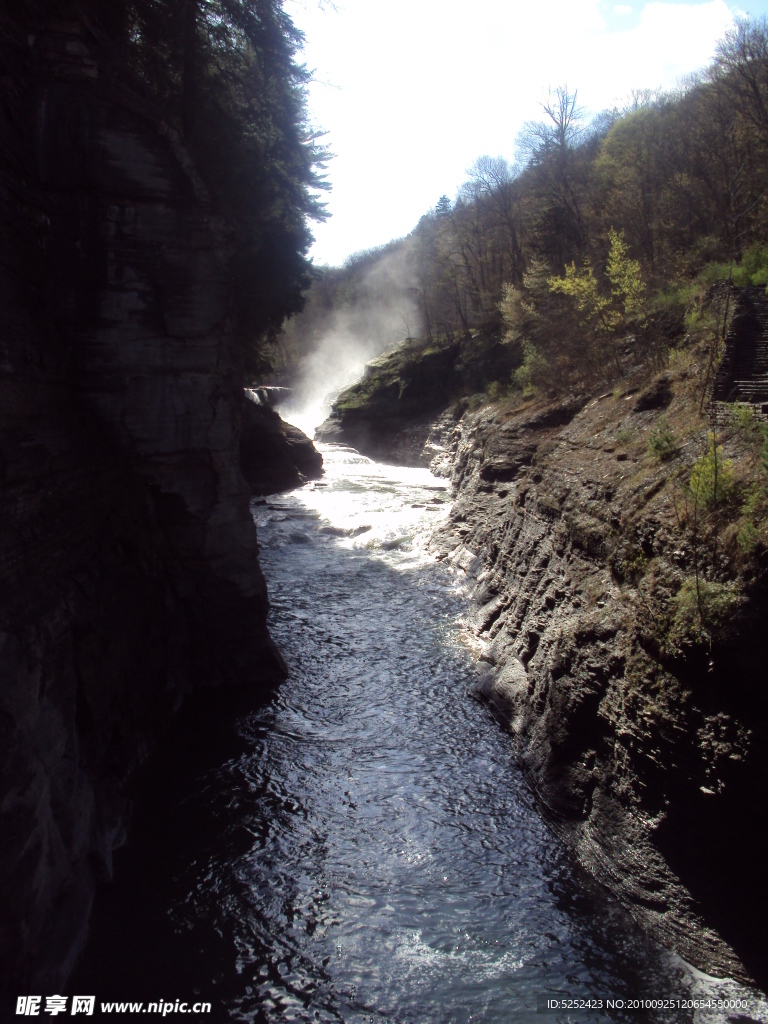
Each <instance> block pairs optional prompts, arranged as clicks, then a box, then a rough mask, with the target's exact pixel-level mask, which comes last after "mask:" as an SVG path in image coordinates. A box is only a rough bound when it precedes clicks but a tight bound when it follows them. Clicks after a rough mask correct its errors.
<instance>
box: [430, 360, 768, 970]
mask: <svg viewBox="0 0 768 1024" xmlns="http://www.w3.org/2000/svg"><path fill="white" fill-rule="evenodd" d="M643 383H644V381H643V379H642V378H639V379H638V380H636V381H634V382H629V383H627V384H626V385H625V387H624V388H623V389H622V391H621V393H619V392H618V390H617V391H616V392H615V393H608V394H604V395H602V396H596V397H591V398H589V399H587V398H585V397H582V398H571V399H568V400H565V401H561V402H559V403H555V404H549V405H547V404H546V403H538V404H536V403H534V404H532V405H529V406H528V407H527V408H524V409H522V410H510V409H508V408H507V409H505V408H504V406H503V405H502V406H489V407H486V408H485V409H483V410H480V411H478V412H477V413H474V414H472V413H468V414H466V415H465V416H464V417H463V418H462V420H461V421H460V422H459V423H458V425H457V426H456V427H455V428H454V430H453V433H452V435H451V437H450V442H449V448H450V452H449V453H448V454H449V456H450V458H449V460H448V461H449V464H450V466H451V472H452V479H453V483H454V486H455V489H456V496H457V497H456V502H455V505H454V507H453V511H452V516H451V525H450V527H449V528H448V530H447V532H446V533H445V534H444V535H443V536H442V537H441V538H440V539H439V540H438V542H437V545H438V550H439V552H440V554H441V557H446V558H449V559H450V560H452V561H453V562H454V564H456V565H457V566H458V567H460V568H462V569H464V570H465V571H466V572H467V573H468V574H469V576H470V578H471V579H472V580H473V581H474V594H475V599H476V602H477V616H476V632H477V636H478V638H479V639H480V640H481V641H482V642H483V646H484V654H483V658H484V660H485V661H486V662H487V664H488V676H487V680H486V683H485V686H484V688H483V692H482V694H481V696H482V697H483V699H485V700H488V701H489V702H490V703H491V705H492V706H493V707H495V708H496V709H497V711H498V712H499V713H500V715H501V716H502V719H503V721H504V722H505V723H506V724H507V726H508V727H509V729H510V731H511V733H512V734H513V736H514V742H515V750H516V752H517V755H518V757H519V758H520V760H521V762H522V764H523V765H524V766H525V768H526V770H527V772H528V775H529V778H530V780H531V783H532V786H533V788H534V790H535V792H536V794H537V796H538V798H539V799H540V800H541V802H542V805H543V807H544V809H545V811H546V813H547V815H548V817H549V818H550V820H551V821H553V823H554V824H555V827H556V828H557V829H558V831H559V832H560V834H561V835H562V836H563V838H564V839H565V841H566V842H567V843H568V844H569V845H571V846H572V847H573V848H574V849H575V850H576V852H577V853H578V856H579V858H580V859H581V860H582V862H583V863H584V864H585V865H586V866H587V867H589V868H590V870H591V871H593V873H594V874H595V875H596V876H597V877H598V878H599V879H600V880H601V881H603V882H604V883H605V884H606V885H608V886H609V888H611V889H612V890H614V891H615V892H616V893H617V894H618V895H619V896H620V897H621V899H622V900H623V901H624V902H625V903H626V904H627V905H628V906H629V907H630V909H631V910H632V911H633V913H634V914H635V915H636V916H637V917H638V918H640V919H641V920H642V921H644V922H645V923H646V924H647V925H648V926H650V927H651V929H652V930H653V931H654V932H655V933H656V934H657V935H658V936H659V937H660V938H661V939H662V940H663V941H664V942H665V943H666V944H667V945H669V946H670V947H671V948H673V949H676V950H678V951H679V952H680V953H681V954H682V955H683V956H684V957H685V958H686V959H688V960H690V961H691V962H693V963H695V964H697V965H698V966H700V967H702V968H703V969H705V970H707V971H711V972H713V973H716V974H724V975H734V974H735V975H737V976H738V975H740V974H741V975H743V974H745V973H747V974H749V973H751V974H753V975H754V976H755V977H757V978H758V979H759V980H761V981H762V983H763V984H764V983H765V980H766V978H767V977H768V950H767V949H766V945H765V936H764V930H763V925H762V921H763V912H764V907H765V902H766V895H768V892H767V889H766V881H765V871H764V864H765V859H766V855H767V854H768V850H766V836H768V821H767V820H766V811H765V803H764V800H763V798H762V794H763V793H764V791H765V785H766V780H767V779H768V758H767V756H766V749H768V748H767V746H766V741H767V740H768V736H767V735H766V695H765V689H764V686H763V685H762V679H763V676H764V672H763V662H764V645H763V640H762V637H761V631H760V625H759V624H760V623H761V622H763V621H764V616H765V608H766V586H765V574H764V570H763V569H761V568H760V563H759V560H758V561H750V560H749V559H742V561H741V566H740V569H739V570H738V571H737V574H736V575H737V583H736V584H730V583H728V582H727V581H728V580H729V578H731V579H732V578H733V573H734V567H733V562H732V559H734V558H736V560H737V563H738V558H739V556H738V554H737V553H735V552H734V543H733V537H732V540H731V545H732V546H731V549H730V550H728V549H727V548H726V549H724V548H723V546H722V545H721V546H720V547H719V548H718V547H716V548H715V551H714V553H713V551H712V548H711V545H710V544H709V543H708V542H705V540H704V529H703V526H701V525H700V531H701V532H700V538H699V541H698V542H697V541H696V540H695V539H692V534H691V531H690V528H689V526H690V524H688V526H686V524H684V523H681V517H682V516H683V514H684V513H683V510H682V508H681V505H682V503H683V501H684V499H683V494H684V489H685V487H686V484H687V482H688V479H689V478H690V475H691V466H692V464H693V463H694V461H695V459H696V458H697V457H698V456H699V455H700V452H701V450H702V437H701V434H702V430H701V427H697V426H696V423H697V416H696V395H695V393H694V389H693V388H690V389H688V388H687V386H686V385H687V384H690V383H691V382H690V381H686V375H685V374H683V375H682V378H675V379H674V380H671V379H670V377H669V376H668V375H665V376H662V377H661V378H659V379H658V380H656V381H655V382H654V383H653V384H652V385H651V386H650V387H648V388H646V390H645V391H641V387H642V384H643ZM660 406H661V407H666V410H665V422H666V423H667V425H668V426H669V429H670V430H671V432H672V433H673V435H674V436H675V437H676V439H677V444H676V448H675V451H674V453H673V454H672V455H671V457H670V458H668V459H667V460H666V461H660V460H659V459H658V458H657V457H655V456H654V454H653V452H652V450H649V444H648V442H649V439H650V438H651V437H652V436H653V431H654V429H656V425H657V423H658V416H659V407H660ZM723 443H724V446H725V455H727V456H730V457H731V458H732V459H733V463H734V465H735V466H736V467H737V471H738V467H739V465H740V464H741V465H743V463H744V462H745V461H746V460H747V459H748V457H749V456H748V451H747V450H746V448H747V446H746V443H745V441H744V438H743V437H742V436H741V435H740V434H739V432H738V431H734V432H733V433H732V434H731V436H730V437H726V438H724V439H723ZM729 563H730V564H729ZM697 565H698V572H699V573H700V574H701V577H702V579H703V578H704V577H705V576H706V577H707V578H708V579H714V580H720V581H722V583H721V584H720V586H721V587H722V588H723V589H721V590H717V591H716V593H719V594H720V595H725V597H728V596H729V604H728V611H727V613H725V614H723V615H722V616H721V617H720V620H719V621H715V617H714V613H713V616H712V619H711V620H710V622H709V624H708V626H709V628H708V633H709V635H708V636H705V635H703V631H702V630H701V627H700V624H699V623H698V620H697V618H696V617H691V616H687V615H686V614H685V607H686V606H685V605H684V603H683V601H682V596H683V595H684V594H685V593H686V592H687V591H686V587H688V588H689V590H688V592H690V583H691V580H692V579H693V577H694V574H695V573H696V571H697V569H696V567H697ZM703 586H705V584H702V587H703ZM713 586H714V585H713ZM707 593H709V591H707ZM736 595H738V597H737V596H736ZM725 597H724V600H725Z"/></svg>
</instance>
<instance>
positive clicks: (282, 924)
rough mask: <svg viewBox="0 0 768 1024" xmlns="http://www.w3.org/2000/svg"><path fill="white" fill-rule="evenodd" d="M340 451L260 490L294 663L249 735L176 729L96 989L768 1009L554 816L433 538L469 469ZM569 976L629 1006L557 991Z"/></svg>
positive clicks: (399, 1016) (409, 1005)
mask: <svg viewBox="0 0 768 1024" xmlns="http://www.w3.org/2000/svg"><path fill="white" fill-rule="evenodd" d="M323 454H324V457H325V464H326V475H325V477H324V479H323V480H322V481H319V482H317V483H314V484H308V485H306V486H305V487H304V488H301V489H300V490H298V491H295V492H293V493H291V494H287V495H281V496H275V497H272V498H269V499H267V500H266V502H260V503H256V504H255V505H254V515H255V518H256V522H257V526H258V532H259V542H260V545H261V548H262V553H261V556H260V557H261V561H262V565H263V568H264V572H265V574H266V577H267V580H268V582H269V587H270V597H271V602H272V611H271V613H270V628H271V631H272V634H273V636H274V638H275V640H276V642H277V644H278V646H279V648H280V650H281V651H282V653H283V655H284V656H285V658H286V660H287V662H288V664H289V667H290V677H289V679H288V680H287V681H286V682H285V683H284V684H283V685H282V686H281V687H280V689H279V691H278V692H277V693H276V694H275V696H274V698H273V700H272V701H271V702H270V703H268V704H267V705H266V706H264V707H261V708H259V709H257V710H255V711H254V710H249V709H247V708H246V709H240V710H239V712H238V715H237V719H236V720H237V726H236V734H237V741H236V743H234V744H233V743H232V742H229V741H226V740H216V739H215V738H209V728H208V724H209V723H208V721H207V719H206V716H205V715H203V716H202V719H201V718H200V716H199V715H198V720H197V723H196V725H195V727H194V728H193V729H192V730H191V732H188V733H187V735H186V737H184V736H181V738H179V739H177V746H176V748H174V747H173V745H172V744H171V745H170V747H169V748H168V750H167V751H166V754H165V756H166V766H167V767H168V775H169V781H168V790H167V792H165V793H164V794H157V793H155V795H154V798H153V799H154V802H153V800H152V799H150V800H149V801H148V806H147V807H146V808H145V809H144V811H143V812H142V816H141V818H140V820H139V821H138V822H137V824H136V831H135V835H134V833H133V832H132V834H131V843H130V844H129V846H128V848H127V849H126V851H125V853H124V854H123V855H122V858H120V857H119V858H118V861H117V881H116V882H115V883H114V884H113V885H112V886H110V887H107V888H106V889H105V891H104V894H103V896H102V897H101V899H100V901H99V902H98V905H97V910H96V914H95V918H94V925H93V929H92V939H91V941H90V943H89V946H88V948H87V950H86V953H85V956H84V958H83V961H82V963H81V965H80V967H79V968H78V971H77V972H76V974H75V978H74V979H73V985H74V988H73V991H74V990H75V989H76V990H77V991H90V990H92V989H96V988H97V989H98V992H97V994H98V997H99V998H100V999H101V998H110V999H118V998H125V999H138V998H146V999H158V1000H159V999H169V1000H175V999H185V1000H186V999H189V1000H190V1001H191V1000H192V999H193V998H200V999H204V1000H210V1001H211V1003H212V1005H213V1014H212V1015H211V1016H210V1017H208V1018H207V1019H212V1020H216V1021H219V1020H222V1021H224V1020H234V1021H254V1022H284V1021H302V1022H332V1021H333V1022H345V1024H364V1022H365V1024H432V1022H434V1024H438V1022H439V1024H449V1022H451V1024H459V1022H461V1024H464V1022H469V1021H474V1022H483V1024H499V1022H507V1021H514V1022H530V1024H533V1022H534V1021H536V1022H541V1021H542V1020H544V1021H547V1020H550V1021H552V1022H553V1024H554V1022H555V1021H567V1020H577V1021H584V1022H588V1021H600V1020H606V1019H611V1020H633V1021H640V1020H645V1019H648V1020H655V1021H694V1020H695V1021H726V1020H728V1019H729V1017H731V1018H732V1019H736V1017H737V1013H735V1012H732V1013H730V1014H729V1013H725V1012H722V1011H702V1010H694V1009H690V1008H688V1009H679V1008H675V1009H669V1010H662V1011H655V1012H653V1013H652V1014H650V1015H646V1014H638V1013H625V1012H623V1011H621V1010H620V1009H615V1008H614V1009H611V1010H608V1009H607V1008H606V1006H605V1004H606V1003H607V1000H609V999H614V1000H618V999H628V998H631V997H642V998H645V999H660V998H667V997H674V998H677V999H703V998H715V999H716V998H718V997H719V998H726V999H740V998H746V999H748V1000H749V1009H748V1010H742V1011H741V1013H742V1019H753V1020H761V1021H768V1005H767V1004H766V1001H765V999H764V998H763V997H762V996H760V994H759V993H756V992H754V991H750V990H748V989H745V988H744V987H742V986H738V985H736V984H735V983H733V982H730V981H715V980H713V979H710V978H707V977H706V976H704V975H702V974H700V973H699V972H697V971H695V970H694V969H693V968H691V967H689V966H688V965H686V964H685V963H684V962H683V961H682V960H680V959H679V958H678V957H676V956H675V955H674V954H672V953H670V952H668V951H666V950H664V949H662V948H660V947H659V946H657V945H656V944H655V943H654V942H653V941H651V940H650V939H649V938H648V936H647V935H646V934H645V933H644V932H643V931H642V930H641V929H640V928H639V927H638V926H637V925H636V924H635V923H634V922H633V920H632V919H631V918H630V917H629V915H628V914H627V913H626V912H625V911H624V910H623V909H622V908H621V907H620V906H619V905H618V904H617V903H616V902H615V901H614V900H612V898H611V897H610V896H609V895H608V894H607V893H606V892H605V891H604V890H603V889H602V888H601V887H600V886H599V885H597V884H596V883H595V882H594V881H593V880H592V879H591V877H589V876H588V875H586V873H585V872H584V871H583V870H581V869H580V867H579V866H578V864H577V863H575V861H574V859H573V858H572V857H571V856H570V854H568V853H567V852H566V851H565V850H564V849H563V848H562V846H561V844H560V843H559V842H558V840H557V839H556V838H555V837H554V836H553V834H552V833H551V832H550V830H549V828H548V826H547V825H546V823H545V822H544V821H543V819H542V818H541V816H540V815H539V813H538V811H537V809H536V807H535V804H534V801H533V799H532V797H531V795H530V793H529V791H528V790H527V788H526V786H525V783H524V779H523V777H522V776H521V774H520V772H519V770H518V769H517V768H516V766H515V764H514V761H513V757H512V749H511V741H510V739H509V737H508V736H507V735H506V734H505V733H504V732H503V731H502V730H501V729H500V728H499V727H498V726H497V724H496V723H495V722H494V721H493V719H492V718H491V716H490V714H489V712H488V711H487V710H486V709H485V708H484V707H483V706H482V705H481V704H479V703H478V702H477V701H476V700H475V699H473V697H472V690H473V687H474V685H475V683H476V680H477V673H478V665H477V659H476V652H474V651H473V647H472V642H471V631H469V630H468V629H467V628H466V626H465V623H464V619H463V616H464V615H465V614H466V611H467V605H466V598H465V596H464V594H463V592H462V588H461V579H460V578H458V577H457V576H456V575H455V574H454V573H452V571H451V570H450V569H449V568H448V567H446V566H445V565H443V564H440V563H437V562H435V560H434V558H433V557H432V555H431V554H430V551H429V547H428V537H429V533H430V531H431V530H432V529H434V527H435V526H436V525H437V524H438V523H439V521H440V520H441V519H443V518H445V516H446V515H447V512H448V510H449V494H448V491H447V489H446V483H445V482H444V481H441V480H438V479H436V478H434V477H432V476H431V474H429V473H428V472H427V471H426V470H418V469H400V468H393V467H385V466H381V465H378V464H376V463H373V462H371V461H370V460H368V459H365V458H363V457H362V456H360V455H358V454H357V453H355V452H352V451H351V450H349V449H344V448H338V447H326V448H325V449H324V451H323ZM214 717H215V716H214ZM215 731H216V730H215V728H214V725H213V724H211V728H210V732H211V735H213V734H214V733H215ZM197 744H199V745H200V746H201V747H204V748H205V751H204V753H203V754H201V757H200V764H198V766H197V767H196V769H195V770H194V771H193V772H191V773H190V770H189V766H188V764H187V761H186V760H185V757H184V756H177V755H178V752H179V750H180V749H182V748H184V747H185V746H187V747H189V746H190V745H192V746H194V745H197ZM174 750H175V751H176V753H174ZM179 764H181V765H182V768H179ZM173 766H175V767H176V769H177V775H176V777H175V778H174V777H173ZM150 788H152V787H150ZM155 788H156V787H155ZM169 794H170V795H169ZM78 986H79V987H78ZM87 986H90V989H88V988H87ZM563 993H567V995H568V996H570V997H572V998H583V999H596V1000H602V1001H603V1003H604V1007H603V1009H602V1010H593V1011H587V1012H580V1013H578V1014H573V1013H568V1012H558V1013H553V1014H551V1015H547V1016H542V1014H540V1013H538V1012H537V999H538V998H540V997H543V996H545V995H547V994H549V995H550V996H552V997H555V996H556V995H557V994H561V995H562V994H563ZM196 1019H204V1018H202V1017H201V1018H196Z"/></svg>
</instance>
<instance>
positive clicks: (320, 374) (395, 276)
mask: <svg viewBox="0 0 768 1024" xmlns="http://www.w3.org/2000/svg"><path fill="white" fill-rule="evenodd" d="M350 290H351V291H352V292H353V297H352V298H351V299H350V301H349V302H348V303H343V302H342V303H337V304H336V308H335V309H334V311H333V312H332V313H331V314H330V316H328V317H327V318H325V319H324V320H323V321H322V323H320V324H319V325H318V323H317V320H314V321H313V320H311V319H310V317H309V316H307V315H301V316H300V317H298V318H296V321H295V324H294V327H293V329H294V331H295V332H297V333H298V334H300V335H301V334H302V333H304V334H311V333H315V332H316V333H317V335H318V339H317V341H316V342H314V343H312V342H311V341H308V342H307V341H305V342H304V343H305V344H307V345H308V349H309V351H308V354H307V355H306V356H305V357H304V359H303V360H302V365H301V369H300V371H299V375H298V377H297V379H296V380H295V382H294V385H293V388H292V390H291V392H290V394H289V395H288V397H287V398H286V399H285V400H284V401H283V402H281V403H280V405H279V406H278V410H279V412H280V415H281V416H282V417H283V419H285V420H287V421H288V422H290V423H293V424H295V425H296V426H297V427H300V428H301V429H302V430H303V431H304V432H305V433H306V434H308V435H309V436H310V437H312V436H313V435H314V432H315V429H316V428H317V427H318V426H319V425H320V424H321V423H322V422H323V421H324V420H325V419H327V417H328V415H329V413H330V411H331V406H332V405H333V402H334V400H335V399H336V397H337V396H338V395H339V393H340V392H341V391H343V390H344V389H345V388H347V387H349V386H350V385H352V384H354V383H355V382H356V381H357V380H359V379H360V377H361V376H362V374H363V369H364V367H365V365H366V363H369V362H370V361H371V360H372V359H375V358H377V356H380V355H383V354H384V353H385V352H388V351H391V350H392V349H393V348H395V347H396V346H397V345H398V344H399V343H400V342H402V341H403V340H404V339H406V338H407V337H409V336H410V335H413V334H418V329H419V314H418V306H417V302H416V288H415V286H414V281H413V274H412V271H411V268H410V266H409V261H408V252H407V249H406V248H405V247H404V246H403V247H401V248H398V249H397V250H395V251H394V252H391V253H388V254H387V255H385V256H383V257H381V258H380V259H378V260H377V261H376V262H375V263H374V264H373V266H372V267H371V269H370V270H368V271H367V273H365V275H364V276H363V278H362V280H361V281H360V282H359V283H358V284H357V285H356V286H355V287H354V288H351V289H350Z"/></svg>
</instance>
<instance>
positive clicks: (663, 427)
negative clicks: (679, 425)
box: [648, 416, 677, 462]
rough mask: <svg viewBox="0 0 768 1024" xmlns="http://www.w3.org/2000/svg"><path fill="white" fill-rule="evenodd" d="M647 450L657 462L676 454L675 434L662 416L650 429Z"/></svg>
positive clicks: (664, 460)
mask: <svg viewBox="0 0 768 1024" xmlns="http://www.w3.org/2000/svg"><path fill="white" fill-rule="evenodd" d="M648 451H649V452H650V453H651V455H653V457H654V458H656V459H658V460H659V462H666V461H667V460H668V459H671V458H672V457H673V456H674V455H676V454H677V443H676V441H675V435H674V434H673V433H672V430H671V428H670V426H669V424H668V423H667V421H666V419H665V418H664V417H663V416H662V417H660V419H659V420H658V422H657V424H656V426H655V427H654V429H653V430H652V431H651V436H650V437H649V438H648Z"/></svg>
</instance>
